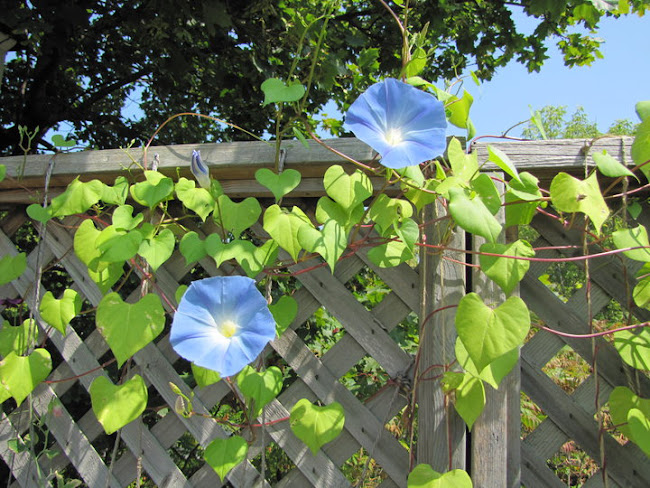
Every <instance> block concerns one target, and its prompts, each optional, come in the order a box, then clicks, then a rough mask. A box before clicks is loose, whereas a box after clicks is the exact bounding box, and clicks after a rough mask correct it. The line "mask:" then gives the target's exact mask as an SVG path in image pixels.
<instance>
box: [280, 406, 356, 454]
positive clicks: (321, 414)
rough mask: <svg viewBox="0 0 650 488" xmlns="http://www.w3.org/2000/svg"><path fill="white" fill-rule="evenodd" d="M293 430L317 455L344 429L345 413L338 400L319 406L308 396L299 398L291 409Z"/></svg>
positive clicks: (290, 420)
mask: <svg viewBox="0 0 650 488" xmlns="http://www.w3.org/2000/svg"><path fill="white" fill-rule="evenodd" d="M289 423H290V425H291V430H292V431H293V433H294V434H295V436H296V437H297V438H298V439H300V440H301V441H303V442H304V443H305V444H306V445H307V447H309V449H310V450H311V452H312V454H313V455H314V456H315V455H316V453H317V452H318V450H319V449H320V448H321V447H322V446H324V445H325V444H327V443H328V442H330V441H333V440H334V439H336V437H337V436H338V435H339V434H340V433H341V431H342V430H343V425H344V424H345V413H344V412H343V407H342V406H341V404H339V403H337V402H333V403H331V404H330V405H324V406H322V407H317V406H316V405H313V404H312V403H311V402H310V401H309V400H307V399H306V398H302V399H301V400H298V401H297V402H296V404H295V405H294V406H293V408H292V409H291V415H290V418H289Z"/></svg>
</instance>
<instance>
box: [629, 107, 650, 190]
mask: <svg viewBox="0 0 650 488" xmlns="http://www.w3.org/2000/svg"><path fill="white" fill-rule="evenodd" d="M630 153H631V154H632V160H633V161H634V164H636V165H637V166H640V165H643V166H641V168H640V169H641V172H642V173H643V174H644V175H645V177H646V178H648V179H650V178H649V176H650V163H648V164H645V163H646V162H648V161H650V117H646V118H644V119H643V120H642V121H641V123H640V124H639V126H638V127H637V129H636V137H635V138H634V142H632V148H631V149H630Z"/></svg>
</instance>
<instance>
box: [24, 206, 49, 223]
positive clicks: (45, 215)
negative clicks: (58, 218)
mask: <svg viewBox="0 0 650 488" xmlns="http://www.w3.org/2000/svg"><path fill="white" fill-rule="evenodd" d="M26 211H27V215H29V218H30V219H32V220H35V221H36V222H40V223H42V224H44V223H45V222H47V221H48V220H50V219H51V218H52V209H51V208H49V207H47V208H44V207H42V206H41V205H39V204H38V203H32V204H31V205H30V206H29V207H27V209H26Z"/></svg>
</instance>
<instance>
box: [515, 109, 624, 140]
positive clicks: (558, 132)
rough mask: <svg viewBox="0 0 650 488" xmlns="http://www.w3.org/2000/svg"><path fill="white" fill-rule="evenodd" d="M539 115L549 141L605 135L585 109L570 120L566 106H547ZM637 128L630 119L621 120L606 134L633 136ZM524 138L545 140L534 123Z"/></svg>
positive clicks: (525, 132) (577, 111) (613, 124)
mask: <svg viewBox="0 0 650 488" xmlns="http://www.w3.org/2000/svg"><path fill="white" fill-rule="evenodd" d="M537 113H538V114H539V117H538V119H539V120H540V121H541V124H542V128H543V129H544V133H545V135H546V138H547V139H582V138H586V139H591V138H594V137H598V136H600V135H603V133H602V132H600V130H599V129H598V124H596V122H594V121H593V120H590V119H589V116H588V115H587V113H586V112H585V109H584V108H583V107H578V108H577V109H576V111H575V112H574V113H573V114H572V115H571V117H569V118H568V119H567V107H566V105H547V106H545V107H543V108H541V109H540V110H539V111H538V112H537ZM636 127H637V125H636V124H634V123H633V122H632V121H631V120H629V119H619V120H616V121H614V122H613V123H612V124H611V125H610V126H609V129H607V132H606V134H611V135H616V136H633V135H634V133H635V132H636ZM522 136H523V137H525V138H527V139H543V136H542V134H541V132H540V130H539V128H538V127H537V125H535V123H534V122H533V121H531V122H529V123H528V126H527V127H526V128H525V129H524V130H523V131H522Z"/></svg>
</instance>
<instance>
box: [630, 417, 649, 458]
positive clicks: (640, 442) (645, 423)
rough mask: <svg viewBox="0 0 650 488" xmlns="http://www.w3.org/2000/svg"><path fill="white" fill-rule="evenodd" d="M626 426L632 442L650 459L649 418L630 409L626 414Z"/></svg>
mask: <svg viewBox="0 0 650 488" xmlns="http://www.w3.org/2000/svg"><path fill="white" fill-rule="evenodd" d="M627 424H628V426H629V427H630V432H631V433H632V438H631V439H632V441H634V443H635V444H636V445H637V446H639V447H640V448H641V450H642V451H643V452H645V454H646V456H648V457H650V418H648V417H647V416H646V415H645V414H644V413H643V412H642V411H641V410H639V409H638V408H631V409H630V411H629V412H628V413H627Z"/></svg>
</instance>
